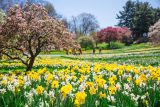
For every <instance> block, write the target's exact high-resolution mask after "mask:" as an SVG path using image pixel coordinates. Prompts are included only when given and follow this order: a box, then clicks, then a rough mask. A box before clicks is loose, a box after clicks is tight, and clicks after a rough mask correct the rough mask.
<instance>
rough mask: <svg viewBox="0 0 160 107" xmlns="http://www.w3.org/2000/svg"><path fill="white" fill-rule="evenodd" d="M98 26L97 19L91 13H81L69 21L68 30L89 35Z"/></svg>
mask: <svg viewBox="0 0 160 107" xmlns="http://www.w3.org/2000/svg"><path fill="white" fill-rule="evenodd" d="M98 28H99V25H98V21H97V20H96V18H95V16H93V15H92V14H88V13H82V14H80V15H78V16H77V17H72V20H71V21H70V30H71V31H72V32H73V33H75V34H77V35H89V34H90V33H91V32H94V31H96V30H97V29H98Z"/></svg>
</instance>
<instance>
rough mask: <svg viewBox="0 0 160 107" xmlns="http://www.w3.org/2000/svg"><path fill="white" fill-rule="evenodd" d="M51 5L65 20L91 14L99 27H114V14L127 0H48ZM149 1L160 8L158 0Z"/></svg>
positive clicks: (115, 20)
mask: <svg viewBox="0 0 160 107" xmlns="http://www.w3.org/2000/svg"><path fill="white" fill-rule="evenodd" d="M48 1H50V2H52V3H53V5H54V7H55V9H56V11H57V12H58V13H60V14H62V15H63V16H65V17H66V18H67V19H70V18H71V17H72V16H77V15H79V14H80V13H83V12H85V13H91V14H93V15H94V16H95V17H96V18H97V20H98V22H99V24H100V27H101V28H103V27H107V26H114V25H116V24H117V22H118V20H117V19H116V14H117V13H118V12H119V11H120V10H122V7H123V6H124V5H125V2H126V1H127V0H48ZM141 1H149V2H150V3H151V5H152V6H153V7H158V6H160V2H158V0H141Z"/></svg>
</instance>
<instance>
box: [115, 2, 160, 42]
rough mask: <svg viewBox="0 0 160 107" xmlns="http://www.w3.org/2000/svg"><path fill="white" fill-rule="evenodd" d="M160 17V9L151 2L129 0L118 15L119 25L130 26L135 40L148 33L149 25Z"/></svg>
mask: <svg viewBox="0 0 160 107" xmlns="http://www.w3.org/2000/svg"><path fill="white" fill-rule="evenodd" d="M159 18H160V9H158V8H157V9H154V8H153V7H152V6H151V5H150V3H149V2H139V1H138V0H137V1H132V0H128V1H127V2H126V4H125V6H124V7H123V10H122V11H120V12H119V14H118V15H117V19H119V23H118V26H122V27H128V28H130V30H131V31H132V36H133V39H134V40H137V39H139V38H141V37H143V36H144V34H145V35H147V33H148V30H149V27H150V26H151V25H153V24H154V23H155V22H157V20H158V19H159Z"/></svg>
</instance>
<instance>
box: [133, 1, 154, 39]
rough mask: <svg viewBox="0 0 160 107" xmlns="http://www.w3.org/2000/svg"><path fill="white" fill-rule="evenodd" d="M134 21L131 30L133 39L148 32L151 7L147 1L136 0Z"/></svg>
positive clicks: (151, 12)
mask: <svg viewBox="0 0 160 107" xmlns="http://www.w3.org/2000/svg"><path fill="white" fill-rule="evenodd" d="M133 18H134V23H133V26H134V27H133V29H132V32H133V34H134V39H135V40H136V39H138V38H140V37H143V35H144V34H147V33H148V30H149V27H150V26H151V25H152V24H153V19H154V16H153V9H152V7H151V6H150V4H149V3H148V2H139V1H137V3H136V5H135V14H134V17H133Z"/></svg>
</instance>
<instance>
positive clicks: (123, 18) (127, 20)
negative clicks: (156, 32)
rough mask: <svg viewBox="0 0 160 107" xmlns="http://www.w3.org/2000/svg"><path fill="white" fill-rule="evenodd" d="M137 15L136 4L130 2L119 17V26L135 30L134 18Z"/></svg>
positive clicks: (129, 0)
mask: <svg viewBox="0 0 160 107" xmlns="http://www.w3.org/2000/svg"><path fill="white" fill-rule="evenodd" d="M134 14H135V2H134V1H131V0H128V1H127V2H126V4H125V6H124V7H123V10H122V11H120V12H119V15H117V19H119V23H118V26H122V27H128V28H130V29H132V28H133V17H134Z"/></svg>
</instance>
